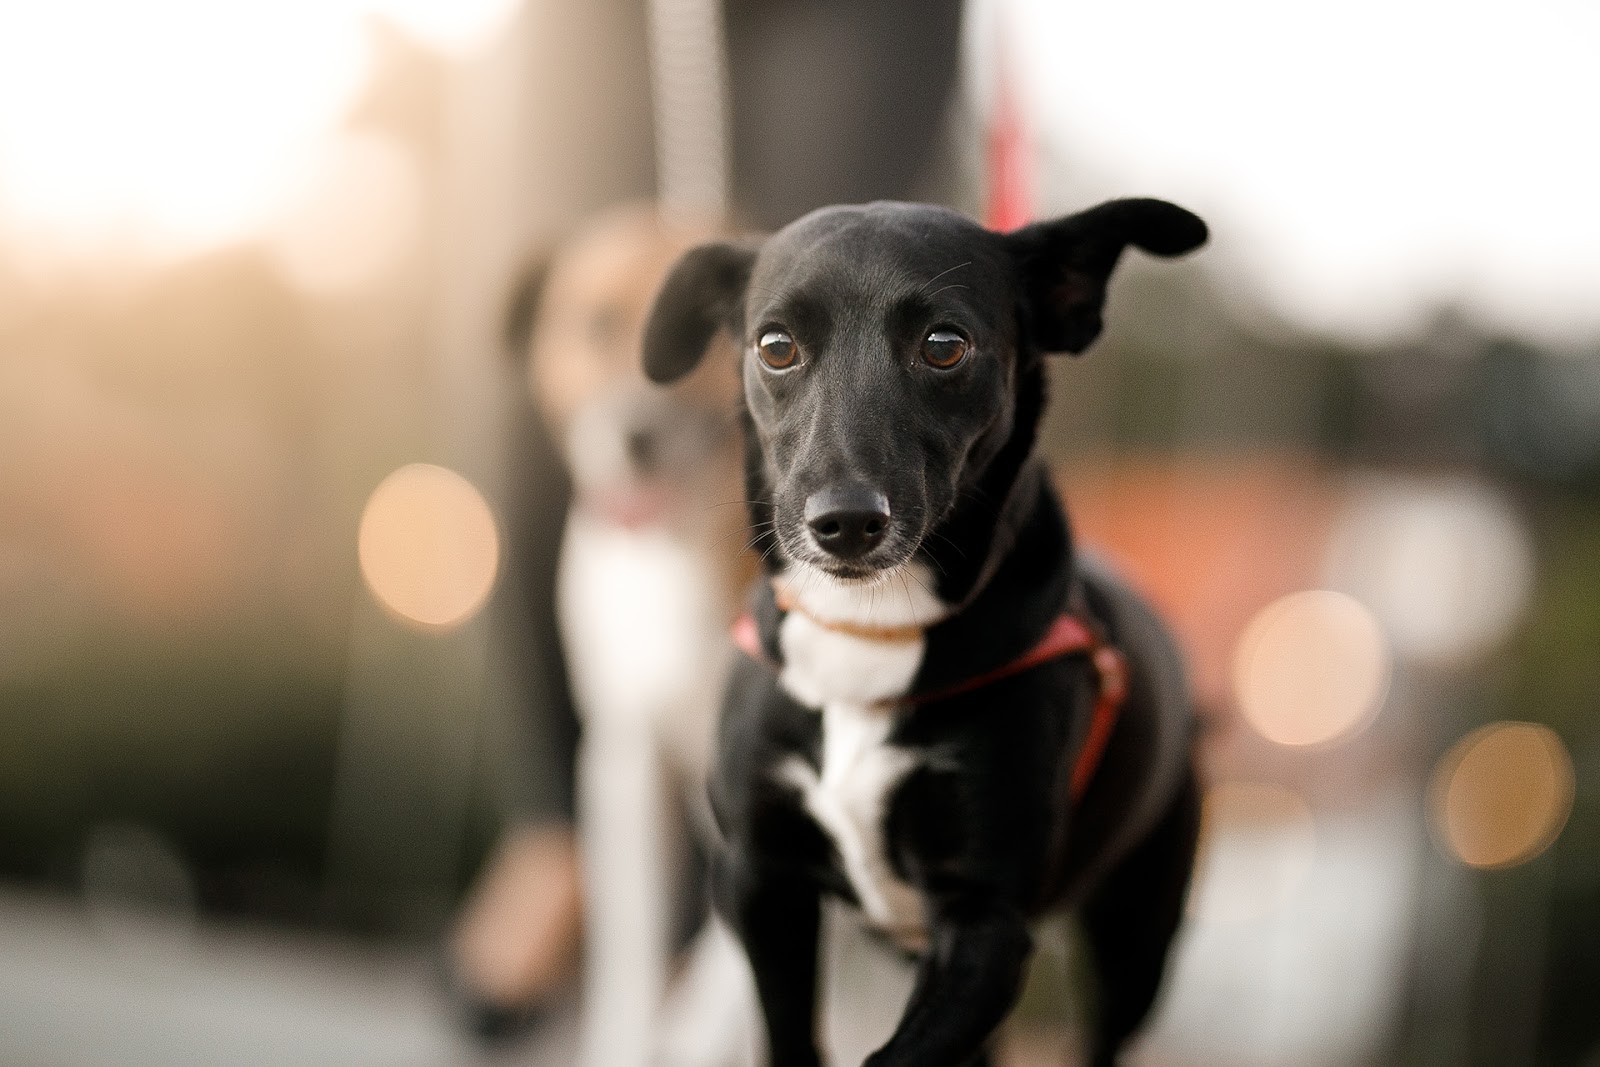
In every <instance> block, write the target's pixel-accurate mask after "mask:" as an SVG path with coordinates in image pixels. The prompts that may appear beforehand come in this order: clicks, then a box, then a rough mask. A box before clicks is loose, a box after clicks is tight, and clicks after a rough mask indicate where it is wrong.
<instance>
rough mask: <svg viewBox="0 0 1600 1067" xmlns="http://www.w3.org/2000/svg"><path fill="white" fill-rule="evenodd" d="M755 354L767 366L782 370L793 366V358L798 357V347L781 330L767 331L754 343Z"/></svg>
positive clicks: (792, 339) (791, 338)
mask: <svg viewBox="0 0 1600 1067" xmlns="http://www.w3.org/2000/svg"><path fill="white" fill-rule="evenodd" d="M756 352H757V353H759V354H760V356H761V361H762V362H763V363H765V364H766V365H767V366H769V367H771V368H773V369H774V370H783V369H784V368H785V367H791V366H793V365H794V361H795V357H797V356H799V355H800V346H799V345H797V344H795V343H794V338H793V337H790V336H789V335H788V334H786V333H784V332H783V331H782V330H768V331H767V332H765V333H763V334H762V335H761V340H759V341H757V342H756Z"/></svg>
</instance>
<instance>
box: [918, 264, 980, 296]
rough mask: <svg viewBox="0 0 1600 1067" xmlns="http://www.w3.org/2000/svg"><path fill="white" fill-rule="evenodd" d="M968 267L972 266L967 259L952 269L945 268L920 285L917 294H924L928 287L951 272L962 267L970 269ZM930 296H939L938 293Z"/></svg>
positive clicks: (941, 290)
mask: <svg viewBox="0 0 1600 1067" xmlns="http://www.w3.org/2000/svg"><path fill="white" fill-rule="evenodd" d="M970 266H972V260H970V259H969V260H967V261H966V262H965V263H957V264H956V265H955V266H953V267H946V268H945V269H944V270H942V271H940V272H939V273H938V274H935V275H934V276H933V277H931V278H929V279H928V280H927V281H925V282H923V283H922V287H921V288H920V289H919V290H918V292H919V293H924V294H926V293H927V289H928V286H930V285H932V284H933V283H934V282H936V281H938V280H939V279H940V278H943V277H944V276H945V275H946V274H949V273H950V272H951V271H956V270H960V269H961V268H962V267H970ZM939 292H940V293H942V292H944V290H943V289H940V290H939ZM931 295H932V296H937V295H939V294H938V293H933V294H931Z"/></svg>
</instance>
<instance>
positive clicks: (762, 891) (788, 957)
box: [717, 858, 821, 1067]
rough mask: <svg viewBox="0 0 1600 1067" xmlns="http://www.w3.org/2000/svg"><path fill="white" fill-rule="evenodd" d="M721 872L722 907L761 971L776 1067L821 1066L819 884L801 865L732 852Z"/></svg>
mask: <svg viewBox="0 0 1600 1067" xmlns="http://www.w3.org/2000/svg"><path fill="white" fill-rule="evenodd" d="M718 873H719V877H718V883H719V884H718V887H717V897H718V904H719V907H721V909H722V911H723V915H724V916H725V917H726V918H727V920H728V922H729V924H730V925H731V926H732V927H733V928H734V930H735V931H736V932H737V933H738V935H739V939H740V940H741V941H742V942H743V943H744V950H745V955H746V956H748V957H749V959H750V969H751V971H752V972H753V973H754V975H755V980H756V994H757V996H758V997H759V998H760V1000H761V1014H762V1016H763V1017H764V1018H765V1019H766V1023H767V1042H768V1047H769V1048H770V1049H771V1058H770V1062H771V1067H817V1065H818V1064H819V1063H820V1062H821V1061H820V1060H819V1059H818V1056H817V1038H816V1029H817V1028H816V1001H817V933H818V928H819V926H820V917H821V904H820V900H819V893H818V890H817V887H816V885H815V884H814V883H813V882H812V881H811V880H810V879H809V878H807V877H806V876H805V875H804V874H803V873H802V872H800V871H795V870H792V869H787V868H785V869H774V868H771V867H764V866H757V865H756V864H753V863H748V862H740V861H738V860H733V859H728V858H724V860H723V862H722V863H721V864H720V870H719V872H718Z"/></svg>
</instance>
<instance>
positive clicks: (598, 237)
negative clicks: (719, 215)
mask: <svg viewBox="0 0 1600 1067" xmlns="http://www.w3.org/2000/svg"><path fill="white" fill-rule="evenodd" d="M717 234H718V230H717V229H716V228H715V227H713V226H710V225H691V224H687V223H671V222H667V221H665V220H663V219H662V218H661V217H660V216H659V215H658V214H657V212H656V211H655V209H654V207H653V206H652V205H648V204H637V205H630V206H626V207H622V208H617V209H613V210H612V211H610V212H608V213H605V214H603V215H601V216H599V217H598V218H596V219H595V220H594V221H593V222H591V223H590V224H588V225H587V226H585V227H584V228H583V229H581V230H580V231H579V232H578V233H577V234H575V235H574V236H573V237H572V238H571V239H569V240H568V241H566V242H565V243H564V244H563V245H562V246H561V247H560V248H559V249H558V250H557V251H556V253H555V255H554V256H553V258H552V259H551V260H550V261H549V262H548V264H546V265H544V266H543V267H542V268H540V269H537V270H534V271H530V272H529V275H528V277H527V279H526V280H525V281H524V283H523V287H522V289H521V291H520V292H519V293H517V294H516V296H515V298H514V301H513V309H512V320H513V321H512V323H511V324H510V330H511V338H510V343H511V344H512V346H513V348H514V349H516V350H518V351H521V352H525V353H526V354H527V357H528V374H529V382H530V385H531V387H532V390H533V394H534V398H535V400H536V401H537V402H538V406H539V409H540V412H541V414H542V415H543V416H544V419H545V423H546V425H547V426H548V427H549V429H550V431H551V434H552V436H553V437H554V438H555V440H556V442H557V444H558V445H559V447H560V448H561V451H562V455H563V457H564V458H565V460H566V463H567V467H568V470H569V472H570V473H571V475H572V480H573V489H574V492H575V494H576V496H577V499H578V501H579V503H580V504H582V505H583V506H585V507H588V508H590V509H592V510H594V511H595V512H597V513H599V514H600V515H602V516H604V517H607V518H609V519H611V520H612V521H615V522H618V523H621V524H624V525H630V526H637V525H643V524H647V523H655V522H661V521H666V520H670V519H671V518H672V517H673V516H674V513H675V512H677V511H685V512H686V513H687V515H686V516H685V517H687V518H690V519H698V518H699V517H700V513H701V512H702V511H703V510H704V500H703V498H704V497H705V496H706V494H707V493H715V494H716V495H718V496H720V497H721V498H723V499H726V496H727V486H726V484H725V483H726V480H727V479H726V471H727V470H728V468H729V466H730V461H729V459H728V458H727V457H728V456H729V455H731V454H732V446H733V443H734V441H735V439H736V437H737V396H738V388H739V386H738V378H737V376H736V372H735V370H734V369H733V361H732V359H731V357H730V358H728V359H713V360H707V361H705V366H704V367H701V368H700V369H699V370H697V371H696V372H695V373H693V374H690V375H687V376H686V377H685V380H684V381H682V382H681V383H679V384H678V386H677V387H676V388H674V389H671V390H663V389H657V388H655V387H653V386H651V385H650V383H649V382H647V381H646V380H645V377H644V375H643V374H642V373H641V371H640V367H639V350H640V344H641V339H642V337H643V333H644V323H645V317H646V314H647V313H648V311H649V308H650V301H651V298H652V297H653V296H654V295H655V292H656V290H657V288H659V287H660V285H661V282H662V280H663V279H664V278H665V277H666V275H667V272H668V270H669V269H670V268H671V266H672V264H673V262H674V261H675V260H677V259H678V258H679V257H680V256H681V255H682V254H683V253H684V252H685V251H686V250H687V249H689V248H691V247H693V246H694V245H695V244H696V243H698V242H703V241H706V240H709V239H711V238H712V237H715V236H717ZM685 504H687V505H689V506H688V507H687V508H685V507H684V506H683V505H685Z"/></svg>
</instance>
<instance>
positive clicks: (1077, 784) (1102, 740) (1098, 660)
mask: <svg viewBox="0 0 1600 1067" xmlns="http://www.w3.org/2000/svg"><path fill="white" fill-rule="evenodd" d="M732 635H733V643H734V644H735V645H736V646H738V648H739V650H740V651H741V652H743V653H744V654H745V655H747V656H749V657H750V658H751V659H753V660H756V661H758V662H760V663H767V664H769V665H770V664H771V661H770V660H769V659H768V658H767V657H766V655H765V653H763V652H762V649H761V633H760V631H759V630H758V629H757V628H756V620H755V617H754V616H753V615H751V614H750V613H748V612H746V613H745V614H743V615H740V616H739V617H738V618H737V619H736V620H734V623H733V628H732ZM1080 652H1081V653H1086V654H1087V655H1088V656H1089V657H1090V659H1091V661H1092V662H1093V663H1094V668H1095V673H1096V674H1098V675H1099V676H1100V693H1099V696H1097V697H1096V698H1095V702H1094V713H1093V715H1092V716H1091V717H1090V719H1089V732H1088V734H1087V735H1086V736H1085V737H1084V739H1083V748H1082V749H1081V750H1080V751H1079V752H1078V759H1077V762H1076V763H1074V764H1073V765H1072V799H1073V801H1074V802H1076V801H1078V800H1080V799H1082V797H1083V794H1084V792H1085V791H1086V790H1087V789H1088V788H1089V783H1090V782H1091V781H1093V780H1094V773H1095V770H1096V769H1097V768H1098V767H1099V766H1100V760H1101V758H1102V757H1103V756H1104V755H1105V751H1106V745H1107V744H1109V743H1110V741H1111V733H1112V730H1113V729H1115V727H1116V725H1117V717H1118V716H1119V715H1120V714H1121V713H1122V702H1123V700H1124V699H1126V698H1127V695H1128V663H1127V660H1126V658H1124V656H1123V655H1122V653H1121V652H1119V651H1118V650H1117V649H1116V648H1114V647H1112V646H1111V645H1108V644H1105V643H1103V642H1102V641H1101V640H1100V639H1099V638H1098V637H1096V636H1095V633H1094V631H1093V630H1092V629H1090V627H1089V625H1088V624H1087V623H1085V622H1084V621H1083V620H1082V619H1080V618H1078V617H1077V616H1076V615H1071V614H1068V613H1066V612H1063V613H1062V614H1060V615H1057V616H1056V619H1055V621H1054V622H1053V623H1051V624H1050V629H1048V630H1046V631H1045V633H1044V636H1043V637H1041V638H1040V639H1039V640H1038V642H1037V643H1035V644H1034V646H1033V647H1032V648H1030V649H1028V650H1027V651H1026V652H1024V653H1023V654H1022V655H1020V656H1018V657H1017V658H1016V659H1014V660H1011V661H1010V662H1009V663H1005V664H1002V665H1001V666H999V667H996V668H995V669H994V670H992V671H988V672H986V673H984V674H980V675H977V676H975V677H972V678H968V679H966V680H964V681H961V682H957V683H956V684H955V685H952V686H949V687H947V688H944V689H939V690H936V691H934V692H932V693H919V694H917V695H916V696H910V697H905V698H904V699H902V700H901V701H900V703H902V704H908V705H917V704H927V703H930V702H932V701H935V700H946V699H948V698H950V697H953V696H960V695H961V694H963V693H970V692H972V691H973V690H974V689H981V688H983V687H984V686H986V685H989V684H991V683H993V682H998V681H999V680H1000V679H1002V678H1009V677H1011V676H1012V675H1013V674H1021V673H1022V672H1023V671H1028V670H1032V669H1033V668H1035V667H1037V666H1039V665H1040V664H1043V663H1049V662H1050V661H1051V660H1056V659H1060V658H1062V657H1063V656H1072V655H1077V654H1078V653H1080Z"/></svg>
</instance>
